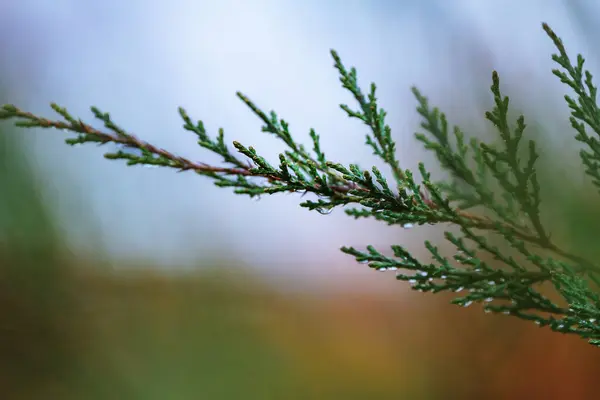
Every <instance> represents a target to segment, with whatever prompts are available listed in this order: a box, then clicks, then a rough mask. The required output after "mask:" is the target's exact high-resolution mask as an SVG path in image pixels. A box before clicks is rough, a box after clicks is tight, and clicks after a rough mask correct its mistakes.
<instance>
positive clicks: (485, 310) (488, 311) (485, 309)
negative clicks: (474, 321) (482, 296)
mask: <svg viewBox="0 0 600 400" xmlns="http://www.w3.org/2000/svg"><path fill="white" fill-rule="evenodd" d="M483 312H484V313H486V314H489V313H491V312H492V310H490V309H489V308H484V309H483Z"/></svg>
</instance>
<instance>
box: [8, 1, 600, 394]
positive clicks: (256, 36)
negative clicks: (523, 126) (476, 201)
mask: <svg viewBox="0 0 600 400" xmlns="http://www.w3.org/2000/svg"><path fill="white" fill-rule="evenodd" d="M598 18H600V5H598V4H597V3H596V2H594V1H591V0H590V1H541V0H540V1H534V0H530V1H527V2H522V1H516V0H515V1H495V2H491V1H490V2H482V1H476V0H472V1H459V0H455V1H452V2H449V1H443V0H437V1H434V0H430V1H418V2H417V1H412V2H409V1H383V0H381V1H366V0H364V1H352V0H347V1H342V0H336V1H333V0H331V1H316V0H310V1H303V2H297V1H282V0H280V1H275V0H272V1H241V0H239V1H218V2H216V1H214V2H211V1H191V0H171V1H168V2H160V1H153V2H152V1H141V0H130V1H127V2H123V1H118V0H104V1H96V0H88V1H78V0H53V1H45V0H22V1H8V0H5V1H3V2H0V31H1V35H0V37H1V39H0V40H1V41H0V76H1V81H0V103H8V102H10V103H14V104H17V105H18V106H20V107H21V108H25V109H28V110H31V111H33V112H35V113H39V114H43V115H47V116H51V111H50V109H49V107H48V103H49V102H51V101H55V102H58V103H59V104H61V105H63V106H65V107H67V108H68V109H69V110H70V111H71V112H72V113H73V114H74V115H77V116H79V117H81V118H83V119H84V120H87V121H89V122H92V121H91V113H90V112H89V106H90V105H96V106H98V107H99V108H100V109H102V110H104V111H110V112H111V115H112V117H113V118H114V120H115V121H116V122H117V123H118V124H119V125H121V126H123V127H125V128H127V129H128V130H130V131H131V132H133V133H135V134H136V135H138V136H140V137H142V138H144V139H146V140H148V141H150V142H152V143H153V144H156V145H159V146H161V147H165V148H168V149H170V150H172V151H174V152H177V153H180V154H182V155H186V156H188V157H190V158H192V159H198V160H202V161H208V162H217V161H218V160H217V159H216V158H215V157H214V156H212V155H210V154H207V153H206V152H205V151H203V150H202V149H200V148H199V147H198V146H196V145H195V142H194V138H193V136H192V135H190V134H188V133H186V132H185V131H183V129H182V128H181V121H180V120H179V117H178V115H177V112H176V110H177V106H180V105H181V106H183V107H185V108H186V109H187V110H188V112H189V113H190V115H191V116H192V118H194V119H202V120H203V121H204V122H205V124H206V126H207V128H208V129H210V131H211V132H212V133H215V132H216V131H217V129H218V128H219V127H223V128H224V129H225V134H226V137H227V138H228V139H229V140H239V141H241V142H242V143H244V144H247V145H254V146H255V147H256V148H257V149H258V150H259V151H261V152H262V153H263V154H268V155H271V156H272V157H273V159H276V158H275V157H276V155H277V153H278V152H279V151H280V150H281V149H282V148H283V147H282V145H281V144H280V143H277V141H275V140H273V138H272V137H269V136H267V135H265V134H263V133H261V132H260V125H261V124H260V121H259V120H258V119H257V117H256V116H254V115H253V114H252V113H251V112H250V111H249V110H248V109H246V108H245V106H244V105H243V104H242V103H241V102H240V101H239V100H237V98H236V97H235V91H236V90H240V91H242V92H244V93H245V94H247V95H248V96H249V97H250V98H251V99H253V100H254V101H256V102H257V104H258V105H259V106H261V107H262V108H264V109H266V110H271V109H275V110H276V111H277V112H278V113H279V115H280V116H281V117H283V118H285V119H286V120H288V121H289V122H290V123H291V128H292V131H293V133H294V134H295V136H296V138H298V139H300V140H302V141H304V142H307V141H308V140H309V137H308V130H309V128H311V127H312V128H315V129H316V131H317V132H318V133H319V134H320V135H321V138H322V147H323V149H324V151H325V153H326V154H327V155H328V157H329V158H330V159H333V160H337V161H340V162H343V163H346V164H347V163H353V162H358V163H359V164H361V165H362V166H368V165H373V164H375V165H378V166H381V163H380V162H379V161H378V160H377V159H375V158H374V157H373V156H372V155H371V154H370V152H369V150H368V149H367V148H366V146H364V134H365V131H364V129H365V128H364V127H363V126H361V125H360V124H358V123H357V121H352V120H349V119H348V118H346V117H345V116H344V114H343V112H342V111H341V110H340V109H339V107H338V104H339V103H350V104H352V103H351V101H352V99H351V96H350V95H349V94H348V93H345V92H344V91H343V90H342V88H341V87H340V84H339V81H338V78H337V75H336V71H335V70H334V69H333V67H332V60H331V58H330V55H329V49H330V48H334V49H336V50H337V51H338V52H339V53H340V55H341V56H342V59H343V61H344V62H345V64H346V65H347V66H350V65H354V66H356V67H357V69H358V72H359V79H360V81H361V82H362V85H363V87H367V85H368V84H369V82H371V81H375V82H377V84H378V86H379V96H380V104H381V105H382V106H383V107H384V108H385V109H386V110H387V111H388V112H389V119H388V123H389V124H390V125H391V126H392V129H393V132H394V135H395V136H394V137H395V139H396V140H397V142H398V152H399V158H400V160H401V163H402V166H403V167H406V168H412V167H415V166H416V165H417V163H418V162H419V161H421V160H424V161H426V162H428V163H430V165H431V163H433V162H434V159H433V157H431V155H429V154H427V153H425V152H424V151H423V150H422V149H421V148H420V146H419V145H418V144H417V143H416V141H415V140H414V139H413V133H414V131H415V130H418V129H419V119H418V115H417V113H416V111H415V106H416V104H415V101H414V99H413V97H412V95H411V93H410V90H409V88H410V86H411V85H416V86H418V87H419V89H421V91H422V92H423V93H425V94H426V95H427V96H429V98H430V100H431V102H432V103H434V104H436V105H438V106H440V107H441V108H442V110H444V111H445V112H446V113H447V114H448V116H449V118H450V120H451V121H452V123H454V124H457V125H460V126H461V127H463V128H464V131H465V132H467V133H468V134H470V135H474V136H478V137H481V138H493V137H494V136H493V135H494V132H493V131H492V130H491V129H490V127H489V126H488V124H487V123H486V122H485V121H484V119H483V112H484V111H485V110H486V109H488V108H489V107H490V106H491V103H492V98H491V96H490V94H489V91H488V90H487V89H488V87H489V85H490V83H491V82H490V81H491V79H490V76H491V71H492V69H496V70H498V72H499V73H500V76H501V79H502V85H503V86H502V89H503V91H504V93H506V94H508V95H510V96H511V98H512V100H513V103H512V104H513V107H514V109H515V110H516V111H518V112H523V113H525V115H526V117H527V118H528V121H529V125H530V129H529V131H528V133H527V134H528V135H530V137H533V138H536V139H537V140H538V142H539V143H540V147H541V148H542V151H543V155H542V160H541V162H542V165H543V168H541V174H542V175H543V177H544V179H543V185H544V186H543V187H544V190H545V192H546V196H545V197H543V198H544V199H545V200H546V201H545V208H544V216H545V220H546V222H547V224H548V225H549V226H551V227H552V228H553V232H555V236H554V237H555V238H557V240H560V241H561V242H562V243H563V244H564V245H565V246H568V247H570V248H572V249H575V250H577V251H580V252H582V253H584V254H585V255H586V256H588V257H591V258H594V257H598V256H599V255H600V254H598V253H599V250H598V248H597V247H598V246H597V245H596V243H595V241H596V238H597V227H598V226H599V224H598V223H599V222H600V211H599V209H598V207H597V204H598V203H597V197H595V196H597V194H596V193H595V192H594V190H593V189H592V188H591V187H590V185H589V182H588V180H587V179H586V178H585V177H584V176H583V173H582V172H581V167H580V165H579V161H578V151H577V149H578V146H577V145H576V143H575V141H574V140H573V136H574V133H573V131H572V130H571V129H570V127H569V124H568V110H567V107H566V105H565V104H564V101H563V100H562V95H563V94H564V93H566V88H565V87H563V86H561V84H560V83H559V82H558V81H557V79H556V78H554V77H553V76H552V74H551V72H550V71H551V69H552V68H553V66H552V62H551V60H550V54H551V53H552V52H553V50H554V49H553V47H552V44H551V42H550V40H549V39H548V38H547V37H546V36H545V34H544V33H543V31H542V29H541V26H540V23H541V22H542V21H545V22H548V23H549V24H550V25H551V26H552V27H553V28H554V29H555V31H556V32H557V33H558V34H559V35H560V36H561V37H562V38H563V40H564V41H565V42H566V44H567V48H568V50H570V52H571V54H575V53H577V52H582V53H583V54H585V55H586V56H587V60H588V63H589V68H590V69H591V70H592V72H593V71H598V70H599V69H598V61H599V59H598V57H599V56H600V53H598V50H597V49H596V48H595V44H596V42H597V39H598V38H599V37H600V32H599V30H598V28H597V25H598V24H597V19H598ZM0 130H1V134H0V149H1V153H0V154H1V156H2V158H1V162H0V187H1V188H2V195H1V196H0V244H1V248H0V263H1V265H0V267H1V269H0V387H1V388H2V393H3V395H2V396H3V398H6V399H38V398H39V399H42V398H44V399H238V398H243V399H366V398H368V399H400V398H406V399H412V398H414V399H449V398H457V399H471V398H473V399H478V398H499V399H504V398H545V399H551V398H567V397H568V398H573V399H590V398H595V397H597V396H596V388H597V385H596V380H597V376H598V373H600V363H599V361H600V353H599V352H598V350H595V349H594V348H592V347H591V346H589V345H587V344H586V343H585V341H583V340H579V339H577V338H575V337H566V336H561V335H558V334H553V333H551V332H549V331H548V330H545V329H541V330H540V329H539V328H537V327H536V326H535V325H533V324H529V323H526V322H522V321H517V320H512V319H510V318H508V317H505V318H504V317H502V316H488V315H484V314H483V313H482V312H481V310H480V309H478V308H473V309H459V308H458V307H455V306H451V305H449V304H448V302H449V300H450V297H448V296H446V295H435V296H433V295H429V294H421V293H417V292H412V291H410V290H409V288H408V287H407V286H406V285H404V284H402V283H400V282H396V281H395V279H394V276H393V274H388V273H375V272H373V271H370V270H369V269H368V268H365V266H364V265H359V264H356V263H355V262H354V261H353V260H352V259H351V258H349V257H347V256H344V255H343V254H341V253H340V252H339V247H340V246H342V245H352V246H356V247H364V246H366V245H367V244H373V245H375V246H377V247H379V248H382V249H383V248H384V247H385V246H388V245H390V244H396V243H401V244H403V245H405V246H407V247H409V248H410V249H413V250H414V251H415V253H416V254H420V255H422V256H423V257H427V254H426V253H425V252H423V251H422V242H423V240H425V239H430V240H432V241H440V240H441V238H442V236H441V231H440V230H439V229H437V228H431V227H422V228H415V229H411V230H402V229H394V228H390V227H385V226H380V225H381V224H379V223H376V222H374V221H367V220H362V221H354V220H351V219H350V218H348V217H346V216H345V215H344V214H343V212H341V210H338V211H337V212H333V213H332V214H330V215H327V216H323V215H320V214H318V213H311V212H308V211H306V210H304V209H300V208H299V207H298V203H299V202H300V197H299V195H278V196H273V197H263V198H261V199H260V201H254V200H250V199H248V198H245V197H242V196H235V195H233V194H232V193H231V192H230V191H228V190H223V189H219V188H216V187H215V186H213V185H212V183H211V182H210V181H208V180H207V179H202V178H199V177H197V176H194V175H192V174H191V173H182V174H176V173H174V172H173V171H168V170H164V171H163V170H161V169H148V168H126V167H125V166H124V165H123V164H122V163H120V162H109V161H107V160H104V159H103V158H102V153H103V150H107V149H102V148H96V147H94V146H82V147H78V148H75V149H71V148H69V147H67V146H66V145H64V143H63V139H64V135H63V134H62V133H59V132H54V131H40V130H30V131H23V130H15V129H14V128H12V127H11V126H10V125H9V124H2V125H0ZM440 176H441V175H440Z"/></svg>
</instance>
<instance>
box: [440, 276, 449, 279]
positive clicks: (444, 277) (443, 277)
mask: <svg viewBox="0 0 600 400" xmlns="http://www.w3.org/2000/svg"><path fill="white" fill-rule="evenodd" d="M440 278H442V279H446V278H448V276H447V275H442V276H440Z"/></svg>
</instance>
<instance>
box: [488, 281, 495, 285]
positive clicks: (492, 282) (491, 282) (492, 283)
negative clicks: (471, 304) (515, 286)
mask: <svg viewBox="0 0 600 400" xmlns="http://www.w3.org/2000/svg"><path fill="white" fill-rule="evenodd" d="M488 284H489V285H492V286H494V285H495V284H496V282H494V281H489V282H488Z"/></svg>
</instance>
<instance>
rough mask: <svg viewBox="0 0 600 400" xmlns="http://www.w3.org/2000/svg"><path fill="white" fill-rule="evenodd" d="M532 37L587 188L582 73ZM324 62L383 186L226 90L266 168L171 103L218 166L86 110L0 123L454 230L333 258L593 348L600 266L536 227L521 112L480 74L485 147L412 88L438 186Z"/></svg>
mask: <svg viewBox="0 0 600 400" xmlns="http://www.w3.org/2000/svg"><path fill="white" fill-rule="evenodd" d="M543 29H544V30H545V32H546V33H547V34H548V36H549V37H550V39H551V40H552V41H553V42H554V45H555V46H556V49H557V50H558V53H557V54H554V55H553V56H552V59H553V60H554V61H555V62H556V63H557V64H558V67H559V68H557V69H555V70H553V73H554V75H556V76H557V77H558V78H559V79H560V80H561V82H563V83H565V84H567V85H568V86H570V88H571V89H572V90H573V91H574V92H575V97H571V96H565V100H566V102H567V104H568V106H569V108H570V110H571V116H570V122H571V125H572V127H573V128H574V129H575V131H576V135H575V139H576V140H578V141H579V142H582V143H583V145H584V146H583V150H581V152H580V156H581V161H582V163H583V165H584V167H585V172H586V174H587V175H589V176H590V177H591V183H592V184H593V185H595V186H596V187H597V188H598V189H599V190H600V141H599V136H600V110H599V108H598V104H597V102H596V94H597V93H596V92H597V88H596V87H595V86H594V84H593V82H592V74H591V73H590V72H589V71H587V70H584V68H583V65H584V59H583V57H582V56H581V55H578V56H577V59H576V60H575V61H572V60H571V59H570V58H569V56H568V55H567V52H566V51H565V48H564V46H563V43H562V41H561V39H560V38H558V37H557V36H556V34H555V33H554V32H553V31H552V30H551V29H550V27H548V25H546V24H543ZM331 55H332V57H333V60H334V65H335V68H336V69H337V70H338V71H339V75H340V81H341V83H342V85H343V87H344V88H345V89H346V90H348V91H349V92H350V93H351V94H352V95H353V97H354V99H355V100H356V108H351V107H350V106H348V105H345V104H342V105H341V108H342V110H344V111H345V113H346V114H347V115H348V116H349V117H350V118H355V119H357V120H359V121H361V122H362V123H364V124H365V125H367V127H368V132H369V133H367V135H366V145H367V146H369V147H370V148H371V149H372V151H373V153H374V154H375V155H376V156H378V157H380V158H381V159H382V160H383V161H384V162H385V164H386V165H387V167H389V168H390V170H391V174H392V176H393V179H391V180H388V179H386V178H385V177H384V175H383V174H382V172H381V171H380V170H379V169H378V168H377V167H372V168H371V169H370V170H366V169H362V168H360V167H359V166H358V165H354V164H350V165H347V166H346V165H343V164H341V163H338V162H334V161H331V160H329V159H328V158H327V157H326V155H325V152H324V151H323V149H322V148H321V145H320V141H319V135H318V134H317V133H316V132H315V131H314V130H312V129H311V130H310V133H309V135H310V139H311V141H312V146H311V147H312V148H310V149H309V148H306V147H305V146H304V145H302V144H300V143H299V142H297V141H296V139H295V138H294V137H293V136H292V133H291V132H290V130H289V125H288V123H287V122H286V121H285V120H283V119H280V118H279V117H278V116H277V114H276V113H275V112H273V111H272V112H270V113H268V114H267V113H265V112H264V111H262V110H261V109H260V108H258V107H257V106H256V105H255V104H254V103H253V102H252V101H251V100H250V99H249V98H248V97H246V96H245V95H243V94H242V93H239V92H238V93H237V96H238V97H239V98H240V99H241V100H242V101H243V102H244V103H245V104H246V105H247V106H248V107H250V109H251V110H252V111H253V112H254V113H255V114H256V115H257V116H258V117H259V118H260V119H261V120H262V121H263V122H264V126H263V127H262V131H263V132H267V133H269V134H271V135H273V136H275V137H276V138H278V139H279V140H282V141H283V142H284V143H285V144H286V146H287V150H286V151H285V152H283V153H281V154H279V159H278V161H277V163H273V162H272V161H268V160H267V159H266V158H265V157H264V156H263V155H261V154H259V152H258V151H257V150H256V149H255V148H253V147H251V146H246V145H243V144H242V143H239V142H237V141H234V142H233V149H232V148H231V147H230V146H228V145H227V144H226V142H225V138H224V132H223V130H222V129H219V131H218V134H217V135H216V137H212V136H210V135H209V134H208V133H207V131H206V129H205V128H204V124H203V123H202V121H197V122H194V121H192V119H191V118H190V117H189V116H188V114H187V113H186V111H185V110H184V109H183V108H180V109H179V113H180V115H181V117H182V118H183V121H184V126H183V127H184V129H186V130H188V131H190V132H192V133H193V134H195V135H196V136H197V137H198V144H199V145H200V146H201V147H204V148H205V149H207V150H209V151H211V152H213V153H216V154H218V155H219V156H220V157H222V160H223V165H222V166H214V165H208V164H205V163H201V162H200V163H199V162H193V161H191V160H189V159H187V158H184V157H181V156H178V155H175V154H173V153H171V152H169V151H166V150H164V149H161V148H157V147H155V146H153V145H151V144H150V143H147V142H145V141H143V140H141V139H139V138H137V137H135V136H134V135H132V134H130V133H128V132H127V131H125V130H124V129H122V128H121V127H119V126H118V125H117V124H115V122H113V120H112V119H111V117H110V115H109V114H108V113H105V112H102V111H100V110H99V109H98V108H96V107H92V108H91V110H92V112H93V114H94V116H95V117H96V118H97V119H99V120H101V121H102V122H103V125H104V128H105V129H102V130H100V129H96V128H93V127H92V126H91V125H89V124H88V123H85V122H84V121H82V120H81V119H78V118H75V117H73V116H72V115H71V114H70V113H69V112H68V111H67V110H66V109H64V108H62V107H60V106H58V105H56V104H52V108H53V109H54V111H55V112H56V113H58V114H59V115H60V116H61V117H62V119H60V120H50V119H46V118H42V117H39V116H36V115H34V114H32V113H29V112H26V111H23V110H21V109H19V108H17V107H15V106H14V105H4V106H3V107H2V109H1V110H0V118H1V119H12V120H16V122H15V124H16V125H17V126H20V127H27V128H54V129H58V130H62V131H70V132H74V133H76V134H77V136H76V137H74V138H69V139H66V142H67V144H70V145H76V144H83V143H97V144H99V145H103V144H106V143H116V144H118V145H120V150H118V151H116V152H109V153H107V154H105V157H106V158H108V159H111V160H125V161H126V163H127V165H152V166H161V167H168V168H173V169H175V170H178V171H187V170H192V171H194V172H195V173H197V174H199V175H204V176H206V177H208V178H210V179H212V180H213V181H214V183H215V185H217V186H220V187H231V188H233V190H234V192H235V193H237V194H243V195H248V196H250V197H254V196H260V195H266V194H275V193H279V192H302V193H307V192H308V193H314V194H315V195H316V196H317V199H316V200H307V201H304V202H303V203H301V204H300V205H301V206H302V207H305V208H308V209H309V210H315V211H318V212H321V213H327V212H329V211H331V210H332V209H333V208H335V207H340V206H344V207H345V212H346V213H347V214H348V215H350V216H352V217H354V218H374V219H376V220H379V221H382V222H384V223H386V224H388V225H400V226H404V227H410V226H413V225H426V224H428V225H437V224H449V225H451V226H455V227H456V228H455V229H454V230H453V231H452V232H451V231H447V232H445V238H446V240H447V241H448V242H449V243H450V244H451V246H453V247H454V248H455V249H456V250H455V251H453V253H455V254H454V255H453V256H452V257H448V256H446V255H444V254H442V252H441V250H439V248H438V247H437V246H436V245H434V244H433V243H430V242H429V241H426V242H425V247H426V249H427V250H428V252H429V253H430V254H431V260H430V261H425V260H420V259H417V258H416V257H415V256H413V255H412V254H411V253H409V252H408V251H407V250H406V249H405V248H404V247H403V246H400V245H394V246H392V247H391V250H392V253H393V256H391V255H385V254H384V253H382V252H381V251H380V250H378V249H376V248H374V247H373V246H367V247H366V251H362V250H358V249H355V248H353V247H343V248H342V249H341V250H342V251H343V252H344V253H346V254H349V255H351V256H353V257H354V258H355V259H356V260H357V261H358V262H360V263H368V265H369V266H370V267H371V268H373V269H376V270H380V271H387V270H394V271H397V272H396V278H397V279H398V280H401V281H408V282H409V283H410V285H411V286H412V288H413V289H415V290H418V291H422V292H433V293H437V292H456V293H460V294H458V295H457V296H458V297H456V298H454V299H453V301H452V302H453V303H455V304H458V305H460V306H465V307H466V306H469V305H471V304H473V303H481V304H482V305H483V310H484V311H485V312H490V313H501V314H507V315H512V316H515V317H518V318H521V319H525V320H530V321H533V322H535V323H536V324H538V325H540V326H547V327H549V328H550V329H552V330H553V331H556V332H561V333H570V334H575V335H579V336H580V337H582V338H585V339H587V340H588V341H589V342H590V343H592V344H594V345H596V346H600V322H599V321H600V298H599V296H598V294H597V289H598V286H600V277H599V276H600V269H599V268H598V266H597V265H595V264H594V263H592V262H591V261H588V260H586V259H584V258H582V257H580V256H578V255H577V254H573V253H571V252H569V250H568V249H564V248H562V247H559V246H558V245H557V244H556V243H555V242H553V241H552V238H551V234H550V232H549V231H548V230H547V228H546V227H545V226H544V223H543V221H542V218H541V217H540V202H541V199H540V184H539V182H538V176H537V172H536V161H537V159H538V158H539V154H538V151H537V149H536V143H535V142H534V141H533V140H529V141H526V140H524V136H525V133H526V124H525V118H524V117H523V116H519V117H518V118H517V119H516V121H513V120H511V119H510V118H509V115H508V114H509V112H508V111H509V100H508V97H506V96H504V95H503V94H502V92H501V88H500V79H499V77H498V74H497V73H496V72H493V74H492V86H491V92H492V94H493V100H494V106H493V108H492V110H491V111H489V112H487V113H486V114H485V117H486V118H487V119H488V120H489V121H490V122H491V123H492V124H493V125H494V126H495V128H496V130H497V132H498V134H499V140H497V143H495V144H488V143H483V142H482V141H480V140H478V139H475V138H471V139H467V138H466V137H465V135H464V133H463V132H462V131H461V129H460V128H458V127H451V126H450V125H449V123H448V120H447V119H446V116H445V115H444V113H442V112H440V111H439V110H438V109H437V108H435V107H432V106H431V105H430V104H429V102H428V100H427V98H426V97H425V96H423V95H422V94H421V93H420V92H419V90H417V89H416V88H413V93H414V96H415V97H416V100H417V102H418V108H417V111H418V113H419V114H420V115H421V117H422V118H423V122H422V124H421V127H422V129H423V131H424V132H423V133H417V134H416V139H417V140H418V141H420V142H421V143H422V144H423V145H424V146H425V148H426V149H427V150H430V151H432V152H433V153H434V154H435V156H436V157H437V159H438V160H439V163H440V165H441V167H442V168H443V169H444V170H446V171H447V172H448V173H449V176H450V178H449V179H448V180H447V181H442V182H438V181H433V180H432V177H431V174H430V172H429V171H428V169H427V168H426V166H425V165H423V163H421V164H419V167H418V171H416V173H415V171H410V170H406V169H402V168H401V167H400V164H399V162H398V159H397V157H396V143H395V142H394V140H393V139H392V134H391V129H390V127H389V126H388V125H387V124H386V122H385V118H386V112H385V111H384V110H383V109H381V108H380V107H379V105H378V103H377V98H376V86H375V84H371V86H370V90H369V92H368V93H364V92H363V91H362V90H361V88H360V87H359V85H358V82H357V73H356V70H355V69H354V68H350V69H347V68H346V67H345V66H344V65H343V64H342V61H341V60H340V57H339V56H338V54H337V53H336V52H335V51H333V50H332V51H331ZM525 142H526V143H525ZM132 150H133V151H132ZM417 176H418V177H417ZM495 239H500V240H502V241H503V242H504V245H503V246H502V247H503V248H502V249H500V248H499V247H498V245H496V244H494V243H495V242H497V241H498V240H495ZM386 253H387V252H386ZM550 289H551V290H550Z"/></svg>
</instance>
